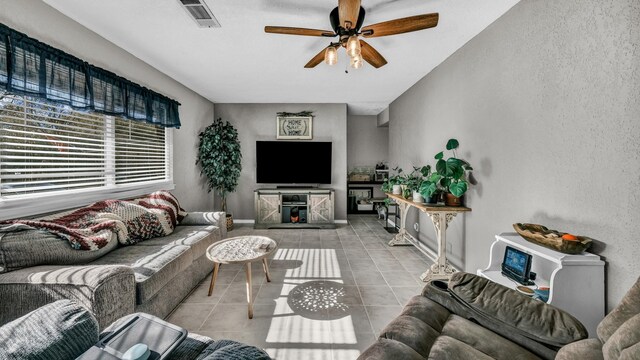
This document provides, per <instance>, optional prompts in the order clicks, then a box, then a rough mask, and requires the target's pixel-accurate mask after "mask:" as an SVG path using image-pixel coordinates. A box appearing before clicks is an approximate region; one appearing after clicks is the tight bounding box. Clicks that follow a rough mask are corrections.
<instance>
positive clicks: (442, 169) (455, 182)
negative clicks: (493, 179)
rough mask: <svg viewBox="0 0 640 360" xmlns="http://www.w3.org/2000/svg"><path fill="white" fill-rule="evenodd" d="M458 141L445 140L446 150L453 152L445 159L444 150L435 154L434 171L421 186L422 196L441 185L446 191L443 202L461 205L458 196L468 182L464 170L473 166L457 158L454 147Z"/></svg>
mask: <svg viewBox="0 0 640 360" xmlns="http://www.w3.org/2000/svg"><path fill="white" fill-rule="evenodd" d="M459 145H460V143H459V142H458V140H456V139H449V141H448V142H447V146H446V148H447V150H450V151H452V152H453V156H452V157H450V158H448V159H445V158H444V152H443V151H441V152H439V153H437V154H436V156H435V159H436V160H437V162H436V172H434V173H433V174H432V175H431V176H430V177H429V179H428V181H426V182H425V183H423V185H422V186H421V191H420V192H421V193H422V195H423V196H425V197H427V196H431V195H433V194H434V193H436V192H437V191H438V189H439V188H440V187H441V188H442V189H443V190H444V191H445V192H446V199H445V203H446V204H447V205H449V206H461V205H462V202H461V201H460V197H461V196H462V195H464V193H465V192H467V189H468V188H469V183H468V181H467V179H466V176H465V175H466V171H471V170H473V168H472V167H471V165H469V163H468V162H466V161H465V160H462V159H459V158H458V157H457V154H456V149H457V148H458V146H459Z"/></svg>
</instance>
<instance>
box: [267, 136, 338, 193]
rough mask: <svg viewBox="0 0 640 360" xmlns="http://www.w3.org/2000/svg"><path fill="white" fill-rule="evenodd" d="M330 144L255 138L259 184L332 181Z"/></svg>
mask: <svg viewBox="0 0 640 360" xmlns="http://www.w3.org/2000/svg"><path fill="white" fill-rule="evenodd" d="M331 166H332V164H331V143H330V142H318V141H314V142H301V141H256V167H257V169H256V178H257V179H256V181H257V182H258V183H260V184H331Z"/></svg>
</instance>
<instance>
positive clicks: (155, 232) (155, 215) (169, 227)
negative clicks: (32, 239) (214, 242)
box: [0, 191, 186, 250]
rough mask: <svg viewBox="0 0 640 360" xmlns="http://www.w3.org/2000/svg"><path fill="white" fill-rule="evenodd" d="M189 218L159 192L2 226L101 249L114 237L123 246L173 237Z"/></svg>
mask: <svg viewBox="0 0 640 360" xmlns="http://www.w3.org/2000/svg"><path fill="white" fill-rule="evenodd" d="M185 215H186V212H184V210H182V209H181V208H180V205H179V204H178V200H177V199H176V198H175V197H174V196H173V195H171V193H169V192H168V191H157V192H154V193H152V194H149V195H147V196H144V197H141V198H137V199H133V200H129V201H123V200H105V201H99V202H96V203H93V204H91V205H89V206H87V207H83V208H80V209H76V210H71V211H67V212H62V213H57V214H53V215H49V216H45V217H41V218H38V219H25V220H21V219H18V220H7V221H1V222H0V225H3V226H4V228H3V229H2V231H11V230H21V229H29V228H30V229H38V230H45V231H49V232H51V233H54V234H56V235H58V236H60V237H62V238H65V239H67V240H68V241H69V243H70V244H71V246H72V247H73V248H74V249H79V250H97V249H100V248H102V247H104V246H105V245H107V244H108V243H109V242H110V241H113V238H114V236H113V235H114V234H115V237H116V238H117V240H118V242H119V243H120V244H123V245H131V244H135V243H137V242H140V241H143V240H147V239H151V238H154V237H159V236H165V235H169V234H171V233H172V232H173V230H174V229H175V227H176V225H177V224H178V223H179V222H180V221H181V220H182V218H183V217H184V216H185ZM7 225H9V226H7Z"/></svg>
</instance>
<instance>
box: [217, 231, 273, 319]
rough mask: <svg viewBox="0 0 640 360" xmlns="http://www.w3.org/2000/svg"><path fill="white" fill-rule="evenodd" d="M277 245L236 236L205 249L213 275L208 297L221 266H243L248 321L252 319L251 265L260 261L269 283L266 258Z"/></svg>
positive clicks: (264, 238)
mask: <svg viewBox="0 0 640 360" xmlns="http://www.w3.org/2000/svg"><path fill="white" fill-rule="evenodd" d="M277 246H278V245H277V244H276V242H275V241H273V240H272V239H270V238H268V237H265V236H238V237H233V238H229V239H225V240H222V241H219V242H217V243H215V244H213V245H211V246H209V248H207V258H209V260H211V261H213V275H211V284H210V285H209V296H211V294H212V293H213V287H214V286H215V282H216V277H218V270H219V269H220V265H221V264H245V271H246V275H247V303H248V306H249V310H248V312H249V319H253V294H252V288H251V263H252V262H254V261H258V260H262V268H263V270H264V273H265V275H266V277H267V281H269V282H270V281H271V278H270V275H269V265H268V264H267V256H269V254H271V253H272V252H273V251H275V249H276V247H277Z"/></svg>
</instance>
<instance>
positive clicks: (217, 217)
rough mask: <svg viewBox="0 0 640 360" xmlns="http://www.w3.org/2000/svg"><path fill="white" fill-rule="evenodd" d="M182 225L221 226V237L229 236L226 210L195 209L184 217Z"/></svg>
mask: <svg viewBox="0 0 640 360" xmlns="http://www.w3.org/2000/svg"><path fill="white" fill-rule="evenodd" d="M180 225H185V226H192V225H215V226H217V227H218V228H220V239H224V238H226V237H227V213H225V212H224V211H210V212H202V211H193V212H190V213H189V214H187V216H185V217H184V219H182V221H181V222H180Z"/></svg>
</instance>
